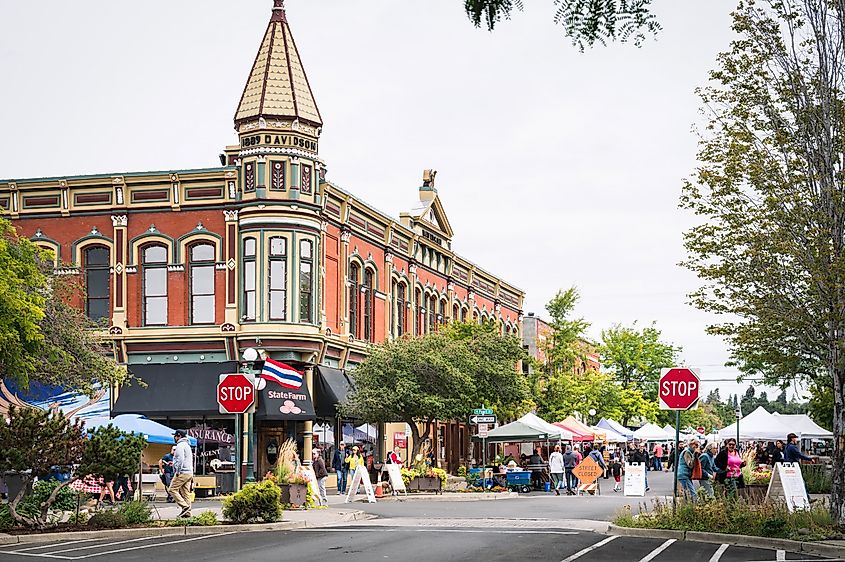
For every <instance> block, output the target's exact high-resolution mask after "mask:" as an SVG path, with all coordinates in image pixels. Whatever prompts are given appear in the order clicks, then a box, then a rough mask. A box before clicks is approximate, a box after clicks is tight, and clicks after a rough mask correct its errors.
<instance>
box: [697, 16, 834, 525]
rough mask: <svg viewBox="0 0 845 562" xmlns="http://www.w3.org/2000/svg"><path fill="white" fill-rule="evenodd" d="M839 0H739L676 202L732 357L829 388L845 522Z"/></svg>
mask: <svg viewBox="0 0 845 562" xmlns="http://www.w3.org/2000/svg"><path fill="white" fill-rule="evenodd" d="M843 21H845V3H844V2H841V1H839V0H837V1H827V0H785V1H782V2H765V3H764V2H759V3H757V2H750V1H749V2H742V3H741V4H740V6H739V7H738V8H737V10H736V11H735V12H734V14H733V29H734V31H735V32H736V35H737V39H736V40H734V41H733V42H732V44H731V47H730V49H729V50H728V51H727V52H725V53H723V54H721V55H720V56H719V58H718V67H717V69H716V70H714V71H713V72H712V73H711V85H710V86H708V87H706V88H704V89H702V90H701V97H702V99H703V101H704V106H705V108H706V115H707V116H708V117H709V123H708V125H707V127H706V129H705V131H704V132H703V133H704V134H703V137H702V139H701V141H700V150H699V154H698V159H699V162H700V164H699V167H698V169H697V170H696V172H695V174H694V176H693V177H692V178H691V179H690V180H689V181H688V182H687V183H686V185H685V186H684V189H683V192H682V197H681V204H682V206H683V207H684V208H686V209H689V210H690V211H692V212H693V213H694V214H695V215H696V216H697V217H698V218H699V220H700V224H698V225H697V226H695V227H694V228H692V229H690V230H689V231H688V232H687V233H686V234H685V239H684V240H685V246H686V249H687V252H688V259H687V260H686V262H685V265H686V266H687V267H688V268H690V269H691V270H692V271H694V272H695V273H696V274H698V276H699V278H700V279H701V280H702V282H703V286H702V287H701V289H700V290H698V291H696V292H695V293H693V294H692V295H691V298H692V302H693V304H694V305H695V306H697V307H699V308H701V309H703V310H705V311H708V312H711V313H715V314H717V315H720V318H721V319H722V322H721V323H719V324H716V325H714V326H712V327H711V328H710V329H709V331H710V333H712V334H716V335H719V336H722V337H723V338H725V340H726V341H727V342H728V344H729V346H730V350H731V354H732V356H733V358H734V360H735V363H736V365H737V366H738V367H739V368H740V369H741V370H742V371H743V372H745V373H749V374H755V375H762V376H763V378H764V380H765V382H768V383H770V384H774V385H783V384H784V383H786V384H788V383H789V382H790V381H792V380H794V379H795V378H803V379H807V380H809V381H812V382H821V383H822V384H824V382H826V381H830V383H831V386H832V391H833V399H834V411H833V432H834V435H835V437H836V438H835V439H834V454H833V467H834V470H833V494H832V497H831V510H832V513H833V515H834V517H835V518H836V520H837V521H838V522H839V524H840V525H841V526H843V527H845V181H843V179H845V134H843V132H845V111H843V108H845V57H843V56H842V45H843V44H845V26H843V23H842V22H843Z"/></svg>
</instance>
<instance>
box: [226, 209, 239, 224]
mask: <svg viewBox="0 0 845 562" xmlns="http://www.w3.org/2000/svg"><path fill="white" fill-rule="evenodd" d="M223 216H224V217H225V218H226V222H237V221H238V210H237V209H233V210H230V211H229V210H227V211H223Z"/></svg>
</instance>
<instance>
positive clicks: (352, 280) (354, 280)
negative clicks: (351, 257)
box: [349, 263, 361, 338]
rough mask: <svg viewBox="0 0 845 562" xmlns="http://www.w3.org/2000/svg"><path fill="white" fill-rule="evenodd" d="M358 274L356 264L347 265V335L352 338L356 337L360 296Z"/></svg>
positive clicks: (358, 269) (358, 270)
mask: <svg viewBox="0 0 845 562" xmlns="http://www.w3.org/2000/svg"><path fill="white" fill-rule="evenodd" d="M359 272H360V268H359V267H358V264H357V263H352V264H350V265H349V335H351V336H352V337H353V338H357V337H358V295H360V294H361V289H360V287H359V286H358V282H359V279H360V273H359Z"/></svg>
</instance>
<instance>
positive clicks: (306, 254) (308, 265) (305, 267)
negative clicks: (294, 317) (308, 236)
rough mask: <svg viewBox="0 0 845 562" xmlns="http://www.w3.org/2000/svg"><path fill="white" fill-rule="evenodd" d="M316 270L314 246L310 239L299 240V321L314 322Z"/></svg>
mask: <svg viewBox="0 0 845 562" xmlns="http://www.w3.org/2000/svg"><path fill="white" fill-rule="evenodd" d="M313 270H314V246H313V244H312V243H311V241H310V240H300V242H299V321H300V322H313V321H314V318H313V317H312V316H313V315H312V312H313V307H312V306H311V292H312V284H313V277H314V276H313V275H312V271H313Z"/></svg>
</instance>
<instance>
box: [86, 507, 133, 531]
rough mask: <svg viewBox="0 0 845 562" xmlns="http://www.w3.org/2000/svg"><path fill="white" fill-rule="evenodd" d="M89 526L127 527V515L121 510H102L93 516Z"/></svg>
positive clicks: (106, 527)
mask: <svg viewBox="0 0 845 562" xmlns="http://www.w3.org/2000/svg"><path fill="white" fill-rule="evenodd" d="M88 526H89V527H91V528H92V529H121V528H123V527H126V517H124V516H123V514H122V513H120V512H119V511H112V510H108V511H100V512H98V513H95V514H94V515H92V516H91V518H90V519H89V520H88Z"/></svg>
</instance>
